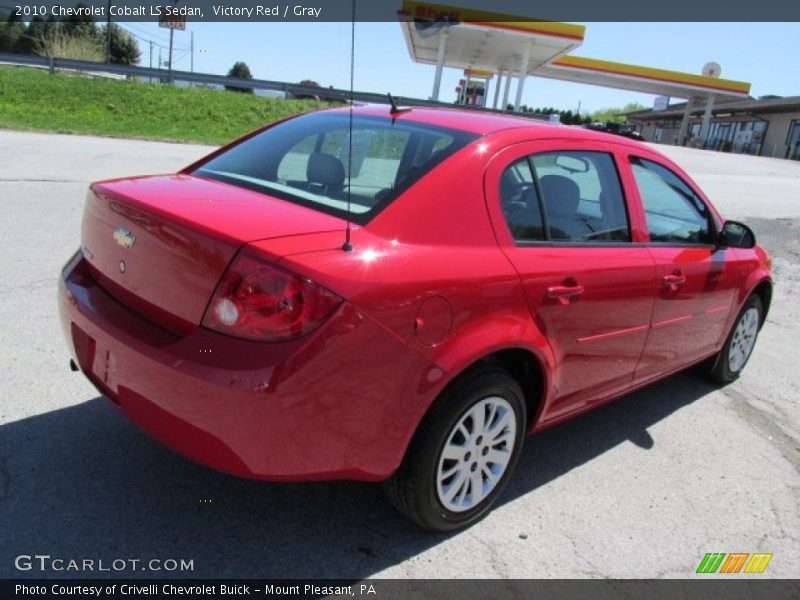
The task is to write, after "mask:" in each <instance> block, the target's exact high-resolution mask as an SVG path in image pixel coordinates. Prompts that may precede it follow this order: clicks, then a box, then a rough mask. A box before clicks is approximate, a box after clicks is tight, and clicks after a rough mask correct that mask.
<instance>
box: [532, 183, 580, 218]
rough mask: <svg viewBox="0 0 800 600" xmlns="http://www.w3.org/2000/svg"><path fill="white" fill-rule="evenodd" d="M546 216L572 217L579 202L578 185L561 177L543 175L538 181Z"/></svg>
mask: <svg viewBox="0 0 800 600" xmlns="http://www.w3.org/2000/svg"><path fill="white" fill-rule="evenodd" d="M539 185H540V186H541V188H542V194H543V195H544V201H545V203H546V205H547V212H548V214H553V215H556V216H557V215H564V216H572V215H573V214H575V211H576V210H577V209H578V204H579V203H580V201H581V190H580V188H579V187H578V184H577V183H575V182H574V181H572V180H571V179H570V178H569V177H564V176H563V175H545V176H544V177H542V178H541V179H540V180H539Z"/></svg>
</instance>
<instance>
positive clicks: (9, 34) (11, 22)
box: [0, 12, 25, 52]
mask: <svg viewBox="0 0 800 600" xmlns="http://www.w3.org/2000/svg"><path fill="white" fill-rule="evenodd" d="M24 33H25V24H24V23H23V22H22V19H21V18H20V17H18V16H17V15H16V14H15V13H13V12H12V13H11V14H10V15H9V16H8V20H7V21H6V22H5V23H4V24H3V27H2V28H0V52H15V51H16V47H17V42H18V41H19V38H20V37H21V36H22V35H23V34H24Z"/></svg>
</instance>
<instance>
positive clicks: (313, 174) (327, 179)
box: [306, 152, 344, 187]
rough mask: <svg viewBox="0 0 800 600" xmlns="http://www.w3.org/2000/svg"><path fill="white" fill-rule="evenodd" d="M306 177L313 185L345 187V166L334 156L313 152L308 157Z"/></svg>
mask: <svg viewBox="0 0 800 600" xmlns="http://www.w3.org/2000/svg"><path fill="white" fill-rule="evenodd" d="M306 177H307V178H308V181H310V182H311V183H321V184H323V185H332V186H338V187H341V186H342V185H344V165H343V164H342V161H340V160H339V159H338V158H336V157H335V156H333V155H332V154H324V153H323V152H313V153H312V154H311V155H310V156H309V157H308V167H307V168H306Z"/></svg>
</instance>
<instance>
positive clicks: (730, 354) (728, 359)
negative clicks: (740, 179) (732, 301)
mask: <svg viewBox="0 0 800 600" xmlns="http://www.w3.org/2000/svg"><path fill="white" fill-rule="evenodd" d="M763 314H764V305H763V303H762V302H761V298H759V297H758V296H757V295H755V294H754V295H752V296H750V297H749V298H748V299H747V302H745V303H744V306H743V307H742V310H741V312H739V315H738V316H737V317H736V321H735V322H734V324H733V327H732V328H731V332H730V334H728V339H727V340H725V345H724V346H723V347H722V350H720V352H719V354H718V355H717V356H716V359H715V361H714V366H713V368H712V369H711V373H710V377H711V379H712V381H714V382H716V383H719V384H722V385H724V384H726V383H730V382H731V381H734V380H735V379H737V378H738V377H739V375H740V374H741V372H742V370H743V369H744V367H745V365H746V364H747V361H748V360H750V355H751V354H752V353H753V348H754V347H755V345H756V338H757V337H758V331H759V329H760V328H761V320H762V316H763Z"/></svg>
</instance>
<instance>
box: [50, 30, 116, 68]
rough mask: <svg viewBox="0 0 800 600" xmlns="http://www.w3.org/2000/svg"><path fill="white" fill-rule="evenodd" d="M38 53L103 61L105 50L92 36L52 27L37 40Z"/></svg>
mask: <svg viewBox="0 0 800 600" xmlns="http://www.w3.org/2000/svg"><path fill="white" fill-rule="evenodd" d="M36 53H37V54H39V55H40V56H47V57H58V58H71V59H74V60H86V61H91V62H102V61H103V60H104V59H105V52H104V49H103V47H102V46H100V44H98V43H97V39H96V38H95V37H92V36H86V35H78V34H74V33H73V34H70V33H67V31H66V28H64V27H59V26H56V27H52V28H51V29H50V30H49V31H48V32H47V33H46V34H45V36H44V37H43V38H42V39H39V40H37V44H36Z"/></svg>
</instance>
